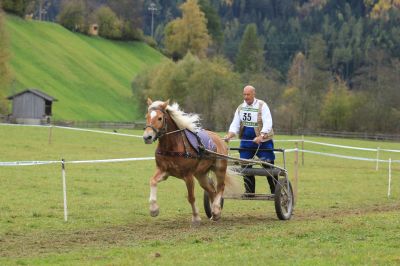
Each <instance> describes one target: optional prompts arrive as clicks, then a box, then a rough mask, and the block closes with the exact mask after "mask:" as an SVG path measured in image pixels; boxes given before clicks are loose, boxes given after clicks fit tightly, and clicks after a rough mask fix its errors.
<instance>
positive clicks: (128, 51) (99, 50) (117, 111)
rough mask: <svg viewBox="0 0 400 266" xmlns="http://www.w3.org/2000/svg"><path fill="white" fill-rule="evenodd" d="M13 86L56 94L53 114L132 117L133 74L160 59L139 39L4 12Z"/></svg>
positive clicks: (72, 117) (60, 116)
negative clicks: (90, 32)
mask: <svg viewBox="0 0 400 266" xmlns="http://www.w3.org/2000/svg"><path fill="white" fill-rule="evenodd" d="M6 25H7V28H8V31H9V34H10V39H11V51H12V60H11V68H12V70H13V72H14V76H15V81H16V82H15V85H14V89H13V90H14V91H10V94H11V93H15V92H19V91H22V90H24V89H25V88H38V89H40V90H42V91H44V92H45V93H47V94H49V95H51V96H53V97H55V98H57V99H58V102H55V103H54V104H53V119H55V120H78V121H85V120H87V121H132V120H134V119H137V118H142V114H137V113H136V106H137V104H136V99H134V97H133V95H132V92H131V85H130V84H131V81H132V79H133V77H134V76H135V75H136V74H137V73H138V72H139V71H141V70H143V69H145V68H146V67H148V66H151V65H154V64H156V63H159V62H161V61H162V60H165V59H164V58H165V57H164V56H163V55H162V54H160V53H159V52H158V51H156V50H154V49H152V48H151V47H149V46H147V45H146V44H144V43H138V42H117V41H110V40H105V39H102V38H99V37H88V36H84V35H81V34H75V33H72V32H70V31H68V30H66V29H64V28H63V27H62V26H60V25H58V24H55V23H49V22H39V21H25V20H22V19H20V18H17V17H13V16H7V22H6Z"/></svg>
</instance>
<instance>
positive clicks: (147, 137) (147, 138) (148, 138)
mask: <svg viewBox="0 0 400 266" xmlns="http://www.w3.org/2000/svg"><path fill="white" fill-rule="evenodd" d="M143 140H144V143H146V144H151V143H153V142H154V138H153V136H152V135H151V134H144V135H143Z"/></svg>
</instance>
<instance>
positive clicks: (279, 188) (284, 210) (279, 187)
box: [274, 178, 294, 220]
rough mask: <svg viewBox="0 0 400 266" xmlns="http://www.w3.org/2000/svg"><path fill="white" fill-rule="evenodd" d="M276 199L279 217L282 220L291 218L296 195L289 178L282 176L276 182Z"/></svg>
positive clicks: (276, 209)
mask: <svg viewBox="0 0 400 266" xmlns="http://www.w3.org/2000/svg"><path fill="white" fill-rule="evenodd" d="M288 183H289V186H288ZM274 199H275V211H276V215H277V216H278V218H279V219H280V220H289V219H290V218H291V217H292V213H293V205H294V197H293V189H292V184H291V183H290V181H289V180H288V179H287V178H282V179H280V180H278V182H277V183H276V186H275V198H274Z"/></svg>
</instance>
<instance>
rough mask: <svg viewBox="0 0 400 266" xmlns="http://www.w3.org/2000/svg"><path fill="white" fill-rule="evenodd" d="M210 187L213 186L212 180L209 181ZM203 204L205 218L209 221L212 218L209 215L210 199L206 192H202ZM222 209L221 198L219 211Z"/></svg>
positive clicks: (222, 201)
mask: <svg viewBox="0 0 400 266" xmlns="http://www.w3.org/2000/svg"><path fill="white" fill-rule="evenodd" d="M208 182H210V184H211V185H213V186H214V182H213V180H212V179H209V181H208ZM203 204H204V211H205V212H206V215H207V217H208V218H209V219H210V218H211V216H212V213H211V204H210V198H209V196H208V192H207V191H205V190H204V196H203ZM223 208H224V198H221V210H222V209H223Z"/></svg>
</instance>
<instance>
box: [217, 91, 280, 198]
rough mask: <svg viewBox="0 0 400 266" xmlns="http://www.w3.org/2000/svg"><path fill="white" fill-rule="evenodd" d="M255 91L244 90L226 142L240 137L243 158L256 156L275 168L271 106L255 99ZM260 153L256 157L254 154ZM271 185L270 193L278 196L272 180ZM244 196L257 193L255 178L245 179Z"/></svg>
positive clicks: (269, 180) (269, 179)
mask: <svg viewBox="0 0 400 266" xmlns="http://www.w3.org/2000/svg"><path fill="white" fill-rule="evenodd" d="M255 96H256V89H255V88H254V87H253V86H250V85H247V86H246V87H244V89H243V98H244V102H243V103H242V104H240V105H239V107H238V108H237V109H236V111H235V116H234V118H233V121H232V123H231V125H230V127H229V131H228V134H227V135H226V136H225V141H227V142H229V140H230V139H231V138H233V137H234V136H235V135H238V136H239V138H240V139H241V142H240V148H244V149H243V150H240V158H243V159H252V158H253V157H254V155H257V157H258V158H260V159H261V160H263V161H267V162H268V163H271V164H274V160H275V154H274V152H273V148H274V143H273V141H272V137H273V134H274V133H273V130H272V117H271V112H270V110H269V107H268V105H267V104H266V103H265V102H264V101H262V100H259V99H256V98H255ZM257 149H268V150H269V151H257ZM256 151H257V154H255V153H256ZM267 179H268V183H269V187H270V189H271V193H274V192H275V183H274V180H273V178H272V177H270V176H268V177H267ZM244 184H245V190H246V191H245V192H246V193H255V188H256V184H255V177H254V176H244Z"/></svg>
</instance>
